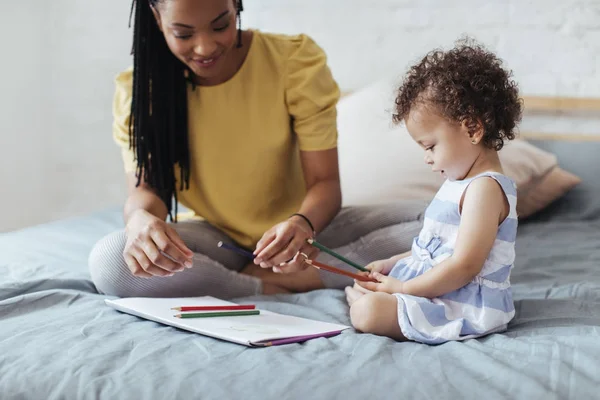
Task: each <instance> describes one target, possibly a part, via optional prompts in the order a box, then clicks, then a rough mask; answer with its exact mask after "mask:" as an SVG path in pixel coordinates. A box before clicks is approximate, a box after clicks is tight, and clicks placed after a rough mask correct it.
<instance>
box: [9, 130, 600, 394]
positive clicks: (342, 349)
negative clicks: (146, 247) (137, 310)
mask: <svg viewBox="0 0 600 400" xmlns="http://www.w3.org/2000/svg"><path fill="white" fill-rule="evenodd" d="M534 143H535V144H536V145H538V146H539V147H542V148H544V149H547V150H550V151H552V152H554V153H555V154H557V156H558V159H559V162H560V164H561V165H562V166H563V167H564V168H565V169H567V170H569V171H571V172H574V173H576V174H578V175H579V176H580V177H582V178H583V184H581V185H579V186H577V187H576V188H575V189H574V190H572V191H570V192H569V193H568V194H567V195H566V196H565V197H563V198H561V199H560V200H558V201H557V202H555V203H553V204H552V205H551V206H550V207H548V208H546V209H545V210H544V211H542V212H541V213H539V214H537V215H535V216H534V217H532V218H529V219H528V220H526V221H522V222H521V224H520V227H519V235H518V240H517V262H516V266H515V269H514V273H513V278H512V281H513V287H514V298H515V305H516V316H515V318H514V320H513V321H512V322H511V323H510V325H509V329H508V331H507V332H505V333H502V334H495V335H491V336H488V337H485V338H482V339H478V340H467V341H465V342H462V343H446V344H443V345H439V346H427V345H422V344H416V343H396V342H394V341H392V340H390V339H387V338H382V337H376V336H372V335H365V334H359V333H357V332H355V331H354V330H347V331H345V332H343V333H342V334H341V335H339V336H336V337H333V338H330V339H317V340H312V341H309V342H306V343H304V344H293V345H287V346H281V347H274V348H266V349H249V348H246V347H243V346H239V345H236V344H232V343H228V342H223V341H219V340H216V339H211V338H208V337H203V336H200V335H195V334H190V333H186V332H184V331H180V330H177V329H175V328H172V327H168V326H163V325H160V324H157V323H154V322H151V321H146V320H142V319H138V318H136V317H134V316H131V315H127V314H122V313H119V312H117V311H115V310H113V309H111V308H109V307H107V306H105V305H104V299H105V298H106V296H103V295H100V294H98V293H97V292H96V290H95V288H94V286H93V284H92V283H91V281H90V277H89V273H88V270H87V255H88V253H89V251H90V249H91V248H92V246H93V244H94V243H95V241H96V240H98V239H99V238H100V237H102V236H103V235H105V234H107V233H109V232H111V231H113V230H115V229H118V228H120V227H121V226H122V222H121V214H120V210H119V209H116V208H115V209H110V210H105V211H102V212H98V213H96V214H92V215H88V216H85V217H81V218H75V219H69V220H62V221H58V222H54V223H49V224H45V225H40V226H35V227H31V228H28V229H24V230H21V231H16V232H11V233H6V234H2V235H0V354H1V357H0V398H1V399H3V400H10V399H179V398H202V399H217V398H226V399H228V398H245V399H305V398H349V399H360V398H369V397H375V398H390V397H409V398H436V399H456V398H463V399H468V398H481V397H483V398H486V399H495V398H498V399H500V398H524V399H525V398H526V399H530V398H547V399H554V398H555V399H566V398H572V399H583V398H592V397H594V396H596V391H597V390H598V388H599V387H600V250H599V248H600V204H599V202H598V201H597V199H598V198H599V196H600V179H598V177H597V174H598V171H600V161H599V159H598V157H597V154H599V153H600V142H598V141H586V142H569V141H535V142H534ZM239 300H240V301H252V302H254V303H256V304H258V305H259V307H261V308H265V309H268V310H271V311H275V312H280V313H286V314H290V315H296V316H301V317H307V318H314V319H318V320H323V321H331V322H336V323H343V324H348V325H349V324H350V321H349V318H348V307H347V305H346V302H345V298H344V294H343V292H342V291H336V290H320V291H315V292H311V293H307V294H299V295H280V296H275V297H266V296H259V297H254V298H245V299H239Z"/></svg>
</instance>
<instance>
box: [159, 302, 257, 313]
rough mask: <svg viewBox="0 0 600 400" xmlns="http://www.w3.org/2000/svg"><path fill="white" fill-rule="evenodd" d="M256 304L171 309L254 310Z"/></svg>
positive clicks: (174, 308)
mask: <svg viewBox="0 0 600 400" xmlns="http://www.w3.org/2000/svg"><path fill="white" fill-rule="evenodd" d="M255 308H256V306H255V305H254V304H246V305H231V306H182V307H173V308H171V310H178V311H229V310H254V309H255Z"/></svg>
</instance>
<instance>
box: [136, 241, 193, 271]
mask: <svg viewBox="0 0 600 400" xmlns="http://www.w3.org/2000/svg"><path fill="white" fill-rule="evenodd" d="M141 249H142V251H143V252H144V253H145V254H146V257H148V260H150V262H151V263H152V265H154V266H155V267H158V268H160V269H163V270H165V271H167V272H169V273H172V272H179V271H181V270H183V269H184V268H185V267H184V266H183V264H180V263H178V262H176V261H174V260H173V259H172V258H171V257H170V256H167V255H165V253H162V252H161V251H160V250H159V249H158V247H157V245H156V243H154V241H152V240H150V241H145V242H144V243H142V245H141ZM144 269H146V268H144ZM146 270H147V269H146Z"/></svg>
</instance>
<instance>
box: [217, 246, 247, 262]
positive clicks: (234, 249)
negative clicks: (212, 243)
mask: <svg viewBox="0 0 600 400" xmlns="http://www.w3.org/2000/svg"><path fill="white" fill-rule="evenodd" d="M217 246H218V247H222V248H224V249H227V250H231V251H235V252H236V253H238V254H241V255H243V256H246V257H248V258H252V259H254V257H256V256H255V255H254V254H252V253H250V252H249V251H248V250H244V249H242V248H240V247H237V246H234V245H232V244H227V243H223V242H219V243H217Z"/></svg>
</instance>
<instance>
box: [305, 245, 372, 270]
mask: <svg viewBox="0 0 600 400" xmlns="http://www.w3.org/2000/svg"><path fill="white" fill-rule="evenodd" d="M306 241H307V242H308V244H312V245H313V246H315V247H316V248H318V249H320V250H323V251H324V252H325V253H327V254H330V255H332V256H334V257H335V258H337V259H338V260H340V261H343V262H345V263H346V264H348V265H350V266H352V267H354V268H356V269H358V270H360V271H368V269H366V268H365V267H361V266H360V265H358V264H356V263H354V262H352V261H350V260H348V259H347V258H346V257H344V256H341V255H339V254H338V253H336V252H335V251H333V250H330V249H328V248H327V247H325V246H323V245H322V244H321V243H319V242H317V241H316V240H314V239H306Z"/></svg>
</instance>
